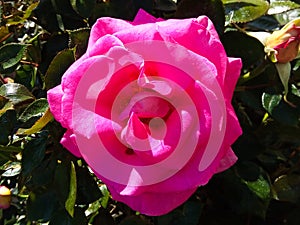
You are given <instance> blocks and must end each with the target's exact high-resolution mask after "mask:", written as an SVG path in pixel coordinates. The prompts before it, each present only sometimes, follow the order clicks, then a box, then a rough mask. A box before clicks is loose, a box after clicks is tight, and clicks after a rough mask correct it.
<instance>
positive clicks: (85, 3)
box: [70, 0, 96, 18]
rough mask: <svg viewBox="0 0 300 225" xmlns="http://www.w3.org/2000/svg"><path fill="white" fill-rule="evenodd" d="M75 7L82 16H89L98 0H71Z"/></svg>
mask: <svg viewBox="0 0 300 225" xmlns="http://www.w3.org/2000/svg"><path fill="white" fill-rule="evenodd" d="M70 2H71V5H72V7H73V9H74V10H75V11H76V12H77V13H78V14H79V15H80V16H82V17H84V18H88V17H89V16H90V15H91V13H92V10H93V8H94V7H95V5H96V0H70Z"/></svg>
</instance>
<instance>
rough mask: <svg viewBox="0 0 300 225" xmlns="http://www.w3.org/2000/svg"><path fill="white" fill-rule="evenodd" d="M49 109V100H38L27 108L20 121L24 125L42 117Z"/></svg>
mask: <svg viewBox="0 0 300 225" xmlns="http://www.w3.org/2000/svg"><path fill="white" fill-rule="evenodd" d="M48 109H49V104H48V101H47V99H45V98H40V99H37V100H35V101H34V102H32V103H31V104H30V105H28V106H27V108H26V109H25V110H24V111H23V113H22V114H21V115H20V117H19V120H20V121H21V122H23V123H24V122H26V121H28V120H29V119H31V118H33V117H41V116H43V115H44V113H45V112H46V111H47V110H48Z"/></svg>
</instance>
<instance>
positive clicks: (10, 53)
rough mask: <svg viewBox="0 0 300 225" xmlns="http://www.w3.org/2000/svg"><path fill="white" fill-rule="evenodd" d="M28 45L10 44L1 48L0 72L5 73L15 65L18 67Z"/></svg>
mask: <svg viewBox="0 0 300 225" xmlns="http://www.w3.org/2000/svg"><path fill="white" fill-rule="evenodd" d="M26 48H27V45H24V44H17V43H10V44H6V45H3V46H1V47H0V72H1V73H5V71H6V70H7V69H9V68H11V67H13V66H15V65H17V64H18V63H19V62H20V61H21V59H22V57H23V55H24V53H25V51H26Z"/></svg>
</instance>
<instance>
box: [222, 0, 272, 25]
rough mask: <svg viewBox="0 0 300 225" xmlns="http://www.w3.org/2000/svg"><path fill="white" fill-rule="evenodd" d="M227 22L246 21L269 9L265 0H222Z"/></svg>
mask: <svg viewBox="0 0 300 225" xmlns="http://www.w3.org/2000/svg"><path fill="white" fill-rule="evenodd" d="M222 2H223V4H224V7H225V14H226V22H227V23H245V22H249V21H252V20H255V19H257V18H259V17H260V16H263V15H264V14H265V13H266V12H267V10H268V9H269V4H268V2H267V1H265V0H241V1H237V0H222Z"/></svg>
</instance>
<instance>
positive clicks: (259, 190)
mask: <svg viewBox="0 0 300 225" xmlns="http://www.w3.org/2000/svg"><path fill="white" fill-rule="evenodd" d="M245 184H246V185H247V186H248V188H249V189H250V190H251V191H253V192H254V193H255V194H256V195H257V196H258V197H259V198H261V199H263V200H269V199H270V197H271V187H270V184H269V182H268V181H267V180H266V179H265V178H263V177H262V176H261V175H260V176H259V178H258V179H257V180H255V181H245Z"/></svg>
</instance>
